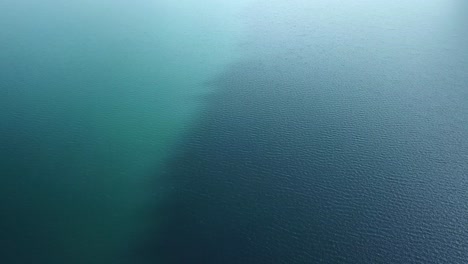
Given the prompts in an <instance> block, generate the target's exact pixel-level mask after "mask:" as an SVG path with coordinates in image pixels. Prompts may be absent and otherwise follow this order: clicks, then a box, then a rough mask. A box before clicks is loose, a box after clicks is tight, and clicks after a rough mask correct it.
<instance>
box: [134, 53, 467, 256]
mask: <svg viewBox="0 0 468 264" xmlns="http://www.w3.org/2000/svg"><path fill="white" fill-rule="evenodd" d="M296 62H297V61H295V62H293V63H292V64H285V63H284V62H277V63H274V62H272V61H269V63H264V62H261V61H260V62H257V61H248V62H245V63H239V64H237V65H233V66H232V67H231V68H230V69H229V70H228V71H227V72H226V73H225V74H224V75H223V76H221V77H220V78H219V79H218V80H217V81H216V82H215V83H216V85H217V86H218V91H219V92H217V93H216V94H215V95H213V97H212V98H210V100H209V106H210V107H209V108H208V109H207V110H206V113H205V116H204V117H203V119H202V120H201V122H200V127H199V130H198V131H197V133H194V135H192V136H190V137H189V138H188V141H187V143H186V145H185V147H183V148H182V149H181V150H180V155H179V157H178V158H177V159H175V161H174V162H173V163H172V164H171V165H170V169H169V172H168V173H167V175H166V176H167V178H168V181H170V182H172V183H173V185H170V186H168V188H171V190H172V195H173V196H172V199H173V200H171V201H170V202H168V203H167V206H166V207H165V208H164V209H163V210H161V211H159V212H158V218H159V219H161V218H162V219H164V221H163V222H165V223H166V224H165V225H163V227H162V228H161V229H159V231H158V232H157V234H156V235H155V238H156V239H155V241H153V242H150V243H149V244H148V245H147V248H146V253H147V254H150V255H152V256H153V257H154V258H155V259H163V260H164V261H166V263H316V262H324V263H337V262H338V263H419V262H421V263H442V262H443V263H461V262H462V261H463V260H466V259H468V255H467V254H466V252H467V251H466V250H465V249H466V246H467V245H468V244H467V241H466V236H467V234H468V233H467V229H466V226H467V224H468V223H467V220H466V217H465V216H466V215H467V213H468V211H467V209H468V208H467V207H466V206H465V205H463V201H466V198H468V197H467V195H466V193H465V192H464V191H463V190H464V187H466V185H467V181H466V179H464V175H466V172H467V169H468V168H467V167H466V164H465V163H464V162H463V159H464V157H466V151H467V149H466V142H464V141H463V142H462V143H461V145H458V147H457V148H456V149H453V148H451V149H450V150H445V152H444V150H443V149H444V147H443V146H444V144H445V145H446V144H452V143H453V142H452V140H453V141H459V140H462V139H461V138H459V139H454V138H445V137H443V138H444V139H445V142H443V141H440V138H439V139H437V138H433V137H432V136H431V135H433V133H434V135H440V134H439V133H440V131H436V132H434V131H426V132H427V133H422V132H421V131H420V127H419V126H420V124H421V122H422V124H424V125H428V126H429V125H431V124H432V123H433V122H437V120H436V119H435V118H429V119H424V120H422V121H420V122H417V123H415V122H414V121H416V120H419V118H420V116H418V115H416V114H415V113H411V112H408V111H407V109H406V106H405V105H404V104H397V103H396V102H398V101H400V102H405V100H407V98H406V99H405V98H403V99H400V98H398V97H397V99H394V98H390V99H389V98H387V97H385V96H382V95H381V93H379V90H380V89H381V87H384V86H383V85H384V84H385V83H384V82H382V80H378V79H375V80H373V79H372V78H371V77H370V76H369V75H368V73H365V72H360V73H359V72H354V73H353V72H350V71H348V72H347V73H343V74H340V75H339V76H336V75H335V76H334V75H333V73H327V72H319V71H314V72H313V73H312V74H304V73H303V72H302V71H301V68H300V67H298V68H294V67H295V65H297V64H296ZM291 69H294V70H291ZM363 78H365V79H366V82H361V80H362V79H363ZM403 85H408V84H403ZM403 90H404V89H403ZM426 99H429V98H426ZM432 99H434V98H432ZM389 110H392V111H389ZM445 118H452V117H450V116H445ZM451 121H452V122H451V123H450V124H451V125H452V126H451V128H452V129H454V130H455V131H457V132H456V133H460V134H464V135H466V132H467V130H466V128H465V127H457V126H458V125H460V124H459V123H458V121H457V120H456V119H452V120H451ZM455 131H453V132H455ZM452 146H455V145H452ZM143 255H144V254H143ZM150 259H151V257H150Z"/></svg>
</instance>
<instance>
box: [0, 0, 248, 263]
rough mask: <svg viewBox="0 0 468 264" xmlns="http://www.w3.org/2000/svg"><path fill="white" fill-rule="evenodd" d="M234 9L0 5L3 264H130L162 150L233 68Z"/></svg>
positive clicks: (210, 5)
mask: <svg viewBox="0 0 468 264" xmlns="http://www.w3.org/2000/svg"><path fill="white" fill-rule="evenodd" d="M243 5H244V2H243V1H236V2H235V3H222V2H219V1H208V2H207V3H206V6H205V5H203V6H200V5H199V4H198V3H196V1H191V0H184V1H169V0H167V1H136V2H128V1H108V0H100V1H55V0H46V1H16V0H15V1H10V0H7V1H2V2H1V3H0V69H1V72H0V77H1V78H0V79H1V84H0V86H1V89H0V122H1V126H0V134H1V137H0V145H1V151H0V156H1V160H2V162H1V177H0V197H1V200H2V201H7V202H6V203H4V202H3V203H1V206H0V209H1V211H2V214H3V216H2V218H1V220H0V226H2V230H3V231H2V232H3V233H2V235H1V237H2V241H3V242H4V243H2V244H5V245H3V246H2V247H3V249H5V251H3V250H2V254H1V255H2V258H3V259H5V256H6V259H7V260H6V261H3V260H1V261H0V262H2V263H117V262H116V260H117V259H121V258H122V255H123V254H129V252H130V250H131V248H132V246H133V244H135V243H136V242H137V241H138V237H139V234H140V233H141V232H143V231H144V230H145V226H146V225H147V224H148V223H147V221H150V220H151V221H152V222H151V224H152V225H153V224H155V223H154V221H157V218H156V219H155V218H151V219H148V218H147V217H146V216H147V215H148V214H149V213H150V212H151V213H152V211H151V210H150V209H152V208H153V206H154V205H155V203H157V201H158V199H162V197H164V196H165V193H163V192H162V191H159V189H158V187H156V188H154V184H155V185H156V186H159V185H162V184H163V183H162V182H161V181H160V179H158V174H159V172H160V171H162V170H163V163H164V161H165V160H166V159H167V158H168V157H170V156H171V148H172V147H174V144H176V142H177V139H178V138H179V137H180V136H181V135H182V134H184V131H187V130H188V129H189V128H190V127H191V125H192V123H193V120H196V119H197V115H198V113H199V111H200V110H201V109H202V108H203V105H204V104H203V103H204V99H203V98H204V97H205V96H206V95H207V94H210V93H211V92H212V89H213V88H212V87H210V86H209V85H208V82H209V81H210V80H211V79H212V78H213V76H215V75H217V74H218V73H219V71H220V69H221V68H222V67H223V66H224V65H225V64H227V63H229V62H230V61H232V60H234V59H235V58H236V52H237V45H236V42H237V39H238V38H239V37H240V36H241V35H242V25H241V23H240V22H239V21H238V19H239V18H240V17H241V16H242V8H243ZM150 184H151V188H149V186H150ZM127 251H128V252H127Z"/></svg>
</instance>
